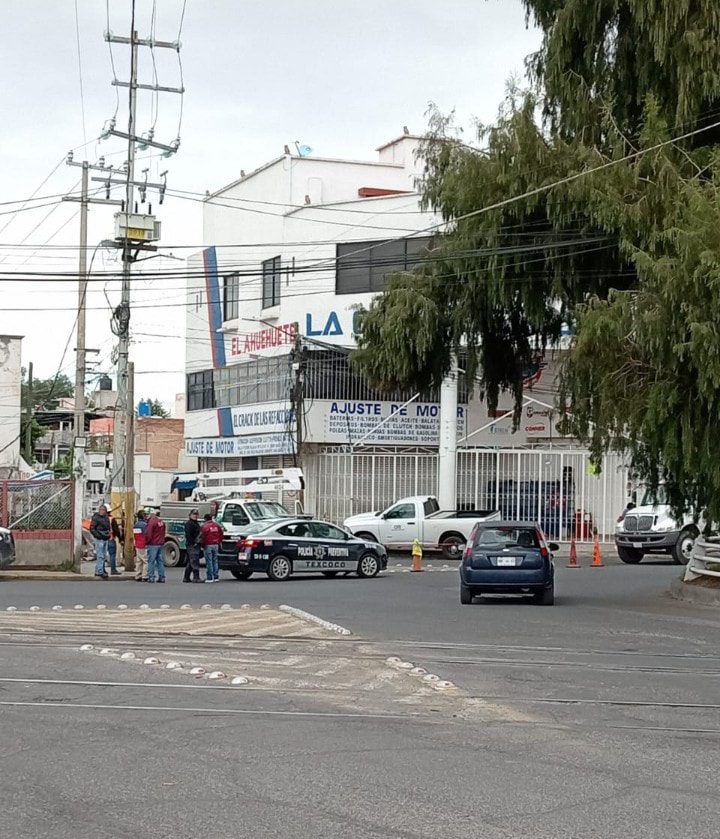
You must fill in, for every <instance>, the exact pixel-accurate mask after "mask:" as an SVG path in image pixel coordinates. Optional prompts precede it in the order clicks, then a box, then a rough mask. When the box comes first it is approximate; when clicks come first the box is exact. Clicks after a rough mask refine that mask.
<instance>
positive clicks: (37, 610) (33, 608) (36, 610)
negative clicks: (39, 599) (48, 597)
mask: <svg viewBox="0 0 720 839" xmlns="http://www.w3.org/2000/svg"><path fill="white" fill-rule="evenodd" d="M30 611H31V612H39V611H40V607H39V606H31V607H30Z"/></svg>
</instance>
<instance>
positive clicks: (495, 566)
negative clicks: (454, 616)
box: [460, 521, 559, 606]
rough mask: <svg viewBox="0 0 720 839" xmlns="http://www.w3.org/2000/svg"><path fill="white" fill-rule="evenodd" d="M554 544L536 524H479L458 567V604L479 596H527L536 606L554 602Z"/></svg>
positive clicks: (511, 522) (550, 604)
mask: <svg viewBox="0 0 720 839" xmlns="http://www.w3.org/2000/svg"><path fill="white" fill-rule="evenodd" d="M557 550H559V548H558V545H556V544H555V543H554V542H550V543H548V542H546V541H545V534H544V533H543V532H542V530H541V528H540V526H539V525H537V524H533V523H532V522H522V521H492V522H486V523H478V524H477V525H476V526H475V527H474V529H473V532H472V533H471V534H470V538H469V539H468V543H467V547H466V548H465V553H464V554H463V558H462V562H461V564H460V602H461V603H464V604H468V603H472V601H473V597H476V596H479V595H481V594H526V595H531V596H532V598H533V600H534V601H535V602H536V603H540V604H541V605H543V606H552V605H553V603H554V602H555V566H554V564H553V551H557Z"/></svg>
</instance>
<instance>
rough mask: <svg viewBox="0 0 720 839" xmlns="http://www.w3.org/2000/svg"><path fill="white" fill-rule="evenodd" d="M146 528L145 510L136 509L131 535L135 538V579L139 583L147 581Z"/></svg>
mask: <svg viewBox="0 0 720 839" xmlns="http://www.w3.org/2000/svg"><path fill="white" fill-rule="evenodd" d="M146 530H147V522H146V521H145V512H144V511H143V510H140V511H138V514H137V520H136V522H135V525H134V526H133V537H134V539H135V579H136V580H137V581H138V582H139V583H140V582H143V583H146V582H147V581H148V554H147V540H146V539H145V531H146Z"/></svg>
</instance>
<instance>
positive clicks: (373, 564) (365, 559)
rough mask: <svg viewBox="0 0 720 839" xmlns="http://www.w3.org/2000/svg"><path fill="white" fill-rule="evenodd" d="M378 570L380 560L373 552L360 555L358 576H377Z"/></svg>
mask: <svg viewBox="0 0 720 839" xmlns="http://www.w3.org/2000/svg"><path fill="white" fill-rule="evenodd" d="M379 571H380V560H379V559H378V558H377V557H376V556H375V554H371V553H367V554H363V555H362V556H361V557H360V561H359V562H358V567H357V572H358V577H377V575H378V572H379Z"/></svg>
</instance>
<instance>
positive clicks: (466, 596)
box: [460, 583, 473, 606]
mask: <svg viewBox="0 0 720 839" xmlns="http://www.w3.org/2000/svg"><path fill="white" fill-rule="evenodd" d="M460 602H461V603H462V605H463V606H469V605H470V604H471V603H472V602H473V593H472V589H471V588H468V587H467V586H466V585H463V584H462V583H460Z"/></svg>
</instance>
